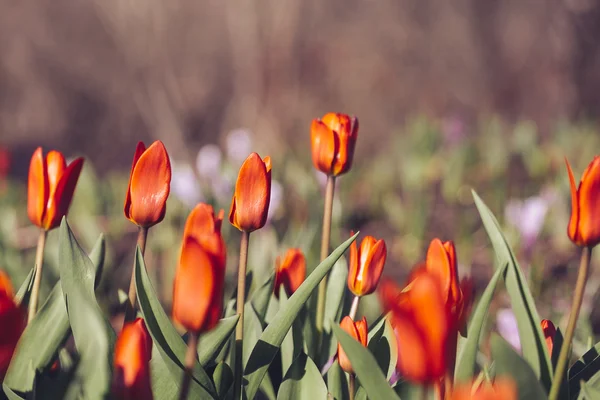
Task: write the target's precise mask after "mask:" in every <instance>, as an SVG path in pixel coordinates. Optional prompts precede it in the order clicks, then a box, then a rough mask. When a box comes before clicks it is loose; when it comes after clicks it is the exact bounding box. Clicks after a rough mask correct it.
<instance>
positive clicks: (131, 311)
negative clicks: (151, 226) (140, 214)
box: [124, 226, 148, 323]
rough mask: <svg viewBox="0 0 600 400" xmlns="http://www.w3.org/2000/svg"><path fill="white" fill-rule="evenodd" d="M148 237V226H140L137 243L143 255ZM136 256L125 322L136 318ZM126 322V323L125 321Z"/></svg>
mask: <svg viewBox="0 0 600 400" xmlns="http://www.w3.org/2000/svg"><path fill="white" fill-rule="evenodd" d="M147 238H148V228H144V227H142V226H140V227H139V228H138V238H137V245H138V246H140V250H141V252H142V257H143V256H144V253H145V252H146V239H147ZM135 258H136V256H135V255H134V256H133V268H132V269H131V280H130V281H129V299H128V300H127V304H126V306H125V322H130V321H133V320H134V319H135V302H136V297H137V293H136V291H135ZM125 322H124V323H125Z"/></svg>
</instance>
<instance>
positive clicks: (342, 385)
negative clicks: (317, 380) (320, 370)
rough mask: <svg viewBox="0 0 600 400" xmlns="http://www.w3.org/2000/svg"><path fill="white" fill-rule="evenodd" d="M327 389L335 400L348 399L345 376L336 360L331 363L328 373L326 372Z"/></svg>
mask: <svg viewBox="0 0 600 400" xmlns="http://www.w3.org/2000/svg"><path fill="white" fill-rule="evenodd" d="M327 388H328V389H329V393H330V394H331V396H333V398H334V399H335V400H344V399H348V398H350V395H349V394H348V382H347V381H346V374H345V373H344V371H343V370H342V367H340V364H339V363H338V362H337V360H336V361H334V362H333V364H332V365H331V368H329V371H328V372H327Z"/></svg>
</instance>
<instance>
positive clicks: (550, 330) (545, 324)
mask: <svg viewBox="0 0 600 400" xmlns="http://www.w3.org/2000/svg"><path fill="white" fill-rule="evenodd" d="M542 331H543V332H544V337H545V338H546V346H548V354H550V355H552V349H553V348H554V335H556V327H555V326H554V324H553V323H552V321H550V320H549V319H543V320H542Z"/></svg>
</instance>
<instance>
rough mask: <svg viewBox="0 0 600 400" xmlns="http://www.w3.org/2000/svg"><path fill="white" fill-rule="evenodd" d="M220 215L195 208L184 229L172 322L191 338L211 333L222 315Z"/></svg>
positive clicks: (206, 207)
mask: <svg viewBox="0 0 600 400" xmlns="http://www.w3.org/2000/svg"><path fill="white" fill-rule="evenodd" d="M222 220H223V211H222V210H221V212H220V213H219V215H218V216H217V217H215V216H214V214H213V209H212V207H211V206H209V205H206V204H199V205H197V206H196V207H195V208H194V210H192V212H191V213H190V216H189V217H188V220H187V222H186V225H185V231H184V238H183V240H184V242H183V246H182V248H181V255H180V258H179V265H178V267H177V271H176V273H175V282H174V285H173V319H174V320H175V321H176V322H177V323H179V324H180V325H182V326H183V327H184V328H185V329H187V330H188V331H190V332H193V333H195V334H199V333H200V332H204V331H208V330H210V329H212V328H213V327H214V326H215V325H216V324H217V322H218V321H219V318H220V317H221V313H222V311H223V288H224V284H225V264H226V249H225V242H224V241H223V238H222V237H221V232H220V229H221V222H222Z"/></svg>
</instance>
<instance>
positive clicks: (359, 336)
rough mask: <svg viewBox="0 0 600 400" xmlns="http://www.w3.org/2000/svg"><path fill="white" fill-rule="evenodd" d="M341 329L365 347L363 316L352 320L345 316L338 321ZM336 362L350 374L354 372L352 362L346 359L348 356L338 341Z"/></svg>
mask: <svg viewBox="0 0 600 400" xmlns="http://www.w3.org/2000/svg"><path fill="white" fill-rule="evenodd" d="M340 326H341V327H342V329H343V330H345V331H346V333H348V334H349V335H350V336H352V337H353V338H354V339H356V340H357V341H358V342H359V343H360V344H362V345H363V346H365V347H367V338H368V332H367V318H365V317H363V319H361V320H360V321H356V322H355V321H353V320H352V318H350V317H349V316H347V315H346V316H345V317H344V318H343V319H342V322H341V323H340ZM337 354H338V362H339V364H340V367H342V369H343V370H344V371H346V372H347V373H349V374H351V373H353V372H354V370H353V369H352V364H351V363H350V360H349V359H348V356H347V355H346V353H345V352H344V349H343V348H342V345H341V344H339V343H338V353H337Z"/></svg>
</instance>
